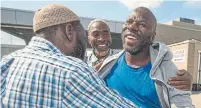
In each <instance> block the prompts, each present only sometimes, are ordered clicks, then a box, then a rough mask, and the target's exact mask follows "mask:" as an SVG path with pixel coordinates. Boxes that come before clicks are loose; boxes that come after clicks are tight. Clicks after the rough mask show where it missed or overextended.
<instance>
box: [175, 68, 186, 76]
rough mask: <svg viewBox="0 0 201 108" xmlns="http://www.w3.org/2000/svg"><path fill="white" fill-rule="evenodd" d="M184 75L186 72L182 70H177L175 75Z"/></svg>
mask: <svg viewBox="0 0 201 108" xmlns="http://www.w3.org/2000/svg"><path fill="white" fill-rule="evenodd" d="M186 73H187V71H186V70H184V69H182V70H179V71H178V72H177V75H178V76H182V75H185V74H186Z"/></svg>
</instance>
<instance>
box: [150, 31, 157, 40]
mask: <svg viewBox="0 0 201 108" xmlns="http://www.w3.org/2000/svg"><path fill="white" fill-rule="evenodd" d="M155 37H156V32H154V34H153V35H152V37H151V41H154V40H155Z"/></svg>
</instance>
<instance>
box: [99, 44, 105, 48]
mask: <svg viewBox="0 0 201 108" xmlns="http://www.w3.org/2000/svg"><path fill="white" fill-rule="evenodd" d="M98 46H100V47H104V46H106V45H105V44H103V45H98Z"/></svg>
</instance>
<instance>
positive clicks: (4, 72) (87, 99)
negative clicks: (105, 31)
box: [1, 4, 136, 108]
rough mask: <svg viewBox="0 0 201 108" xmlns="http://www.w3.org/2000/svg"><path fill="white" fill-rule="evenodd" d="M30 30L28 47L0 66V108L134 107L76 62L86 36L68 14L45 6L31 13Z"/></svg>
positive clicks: (52, 6)
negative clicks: (31, 23) (30, 35)
mask: <svg viewBox="0 0 201 108" xmlns="http://www.w3.org/2000/svg"><path fill="white" fill-rule="evenodd" d="M33 30H34V32H35V33H36V36H35V37H33V38H32V40H31V42H30V43H29V45H28V46H26V47H25V48H24V49H22V50H18V51H16V52H14V53H12V54H10V55H8V56H5V57H4V58H3V59H2V61H1V106H2V107H6V108H7V107H11V108H16V107H17V108H25V107H26V108H27V107H45V108H47V107H55V108H62V107H70V108H71V107H106V108H108V107H124V108H127V107H136V106H135V105H134V104H133V103H132V102H130V101H129V100H127V99H125V98H122V97H120V95H119V94H118V93H117V92H115V91H113V90H111V89H109V88H107V87H106V85H105V83H104V82H103V80H102V79H101V78H100V77H98V76H97V74H96V73H95V72H94V70H93V69H92V68H90V67H89V66H88V65H87V64H86V63H84V62H83V61H82V60H80V59H83V58H84V54H85V50H86V39H87V37H86V34H85V31H84V28H83V27H82V25H81V24H80V19H79V18H78V16H77V15H76V14H75V13H73V12H72V11H71V10H70V9H68V8H67V7H65V6H63V5H58V4H50V5H47V6H45V7H43V8H41V9H39V10H37V11H36V12H35V15H34V20H33Z"/></svg>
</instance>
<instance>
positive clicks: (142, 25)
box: [139, 22, 148, 28]
mask: <svg viewBox="0 0 201 108" xmlns="http://www.w3.org/2000/svg"><path fill="white" fill-rule="evenodd" d="M139 26H140V27H144V28H148V25H147V24H146V23H145V22H141V23H139Z"/></svg>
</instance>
